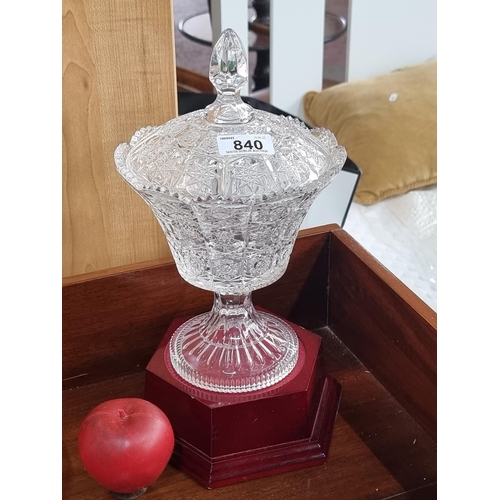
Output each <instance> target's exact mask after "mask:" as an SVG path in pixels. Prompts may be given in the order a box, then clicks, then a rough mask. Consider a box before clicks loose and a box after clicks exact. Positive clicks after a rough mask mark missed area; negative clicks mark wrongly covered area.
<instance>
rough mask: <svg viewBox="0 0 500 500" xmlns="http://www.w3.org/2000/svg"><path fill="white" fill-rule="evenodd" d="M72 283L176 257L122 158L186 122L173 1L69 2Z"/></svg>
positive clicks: (65, 120) (66, 79) (67, 162)
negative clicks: (162, 129)
mask: <svg viewBox="0 0 500 500" xmlns="http://www.w3.org/2000/svg"><path fill="white" fill-rule="evenodd" d="M62 32H63V44H62V46H63V53H62V63H63V67H62V78H63V79H62V98H63V103H62V110H63V114H62V133H63V141H62V142H63V152H62V159H63V175H62V181H63V193H62V194H63V196H62V202H63V207H62V217H63V220H62V222H63V262H62V264H63V270H62V271H63V277H64V276H73V275H78V274H83V273H88V272H91V271H96V270H100V269H107V268H110V267H116V266H122V265H127V264H133V263H138V262H142V261H147V260H151V259H156V258H164V257H169V256H170V250H169V248H168V244H167V242H166V239H165V237H164V235H163V232H162V231H161V229H160V226H159V225H158V223H157V221H156V219H155V218H154V216H153V214H152V212H151V211H150V209H149V208H148V207H147V206H146V204H145V203H144V202H143V201H142V200H141V199H140V197H139V196H138V195H137V194H136V193H134V192H133V190H132V189H131V188H130V187H129V186H128V185H127V184H126V183H125V181H123V180H122V179H121V177H120V176H119V175H118V173H117V172H116V168H115V163H114V159H113V154H114V151H115V149H116V147H117V146H118V144H120V143H121V142H128V141H129V140H130V138H131V136H132V135H133V133H134V132H135V131H136V130H137V129H139V128H141V127H143V126H146V125H155V124H161V123H164V122H166V121H167V120H169V119H171V118H173V117H175V116H176V115H177V94H176V93H177V88H176V74H175V50H174V24H173V10H172V2H171V0H63V19H62Z"/></svg>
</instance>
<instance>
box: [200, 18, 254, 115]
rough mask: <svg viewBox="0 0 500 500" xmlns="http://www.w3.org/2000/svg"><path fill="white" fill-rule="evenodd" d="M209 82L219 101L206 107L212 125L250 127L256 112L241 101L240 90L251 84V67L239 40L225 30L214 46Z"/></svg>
mask: <svg viewBox="0 0 500 500" xmlns="http://www.w3.org/2000/svg"><path fill="white" fill-rule="evenodd" d="M209 78H210V81H211V82H212V84H213V86H214V87H215V90H217V99H216V100H215V102H214V103H212V104H211V105H210V106H207V108H206V109H207V118H208V120H209V121H210V122H212V123H220V124H224V123H247V122H249V121H250V120H251V119H252V118H253V110H252V108H251V107H250V106H249V105H248V104H245V103H244V102H243V101H242V100H241V96H240V90H241V88H242V87H243V86H244V85H245V83H246V82H247V80H248V63H247V58H246V55H245V50H244V48H243V43H242V42H241V40H240V38H239V36H238V35H237V34H236V32H235V31H234V30H232V29H231V28H227V29H225V30H224V31H223V32H222V33H221V36H220V38H219V40H218V41H217V43H216V44H215V46H214V49H213V52H212V58H211V59H210V70H209Z"/></svg>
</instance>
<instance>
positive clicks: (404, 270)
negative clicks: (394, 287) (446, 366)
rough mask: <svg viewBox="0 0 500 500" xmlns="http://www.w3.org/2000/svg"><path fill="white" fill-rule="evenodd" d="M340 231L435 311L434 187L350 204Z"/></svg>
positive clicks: (435, 245)
mask: <svg viewBox="0 0 500 500" xmlns="http://www.w3.org/2000/svg"><path fill="white" fill-rule="evenodd" d="M343 228H344V230H345V231H347V232H348V233H349V234H350V235H351V236H352V237H353V238H354V239H355V240H356V241H357V242H358V243H359V244H360V245H361V246H363V247H364V248H365V249H366V250H367V251H368V252H370V253H371V254H372V255H373V256H374V257H375V258H376V259H377V260H378V261H380V262H381V263H382V264H383V265H384V266H385V267H386V268H387V269H389V271H391V272H392V273H393V274H394V275H395V276H396V277H397V278H399V279H400V280H401V281H402V282H403V283H404V284H405V285H406V286H407V287H408V288H410V289H411V290H412V291H413V292H414V293H415V294H416V295H418V296H419V297H420V298H421V299H422V300H423V301H424V302H426V303H427V304H428V305H429V306H430V307H431V308H432V309H434V311H437V186H435V185H434V186H430V187H427V188H423V189H416V190H413V191H410V192H408V193H406V194H403V195H398V196H393V197H391V198H387V199H385V200H382V201H380V202H378V203H375V204H374V205H368V206H365V205H360V204H358V203H354V202H353V203H352V204H351V207H350V210H349V214H348V216H347V218H346V222H345V224H344V227H343Z"/></svg>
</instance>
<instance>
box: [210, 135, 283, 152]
mask: <svg viewBox="0 0 500 500" xmlns="http://www.w3.org/2000/svg"><path fill="white" fill-rule="evenodd" d="M217 146H218V147H219V153H220V154H221V155H223V156H225V155H248V154H261V155H262V154H264V155H272V154H274V147H273V141H272V139H271V136H270V135H269V134H254V135H219V136H217Z"/></svg>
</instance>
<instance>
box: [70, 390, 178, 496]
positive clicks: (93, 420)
mask: <svg viewBox="0 0 500 500" xmlns="http://www.w3.org/2000/svg"><path fill="white" fill-rule="evenodd" d="M173 448H174V433H173V430H172V426H171V425H170V421H169V420H168V418H167V416H166V415H165V414H164V413H163V412H162V411H161V410H160V409H159V408H158V407H157V406H155V405H154V404H153V403H150V402H149V401H146V400H144V399H140V398H121V399H112V400H109V401H105V402H104V403H101V404H100V405H98V406H96V407H95V408H94V409H93V410H92V411H91V412H90V413H89V414H88V415H87V416H86V417H85V419H84V420H83V422H82V424H81V426H80V430H79V432H78V450H79V452H80V458H81V460H82V463H83V466H84V467H85V470H86V471H87V472H88V473H89V474H90V475H91V476H92V477H93V478H94V479H95V480H96V481H97V482H98V483H99V484H100V485H101V486H103V487H104V488H107V489H108V490H110V491H112V492H116V493H124V494H127V493H136V492H139V491H140V490H144V491H145V488H146V487H147V486H149V485H151V484H153V483H154V482H155V481H156V480H157V479H158V477H159V476H160V474H161V473H162V472H163V470H164V469H165V467H166V466H167V463H168V461H169V460H170V457H171V455H172V451H173Z"/></svg>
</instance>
